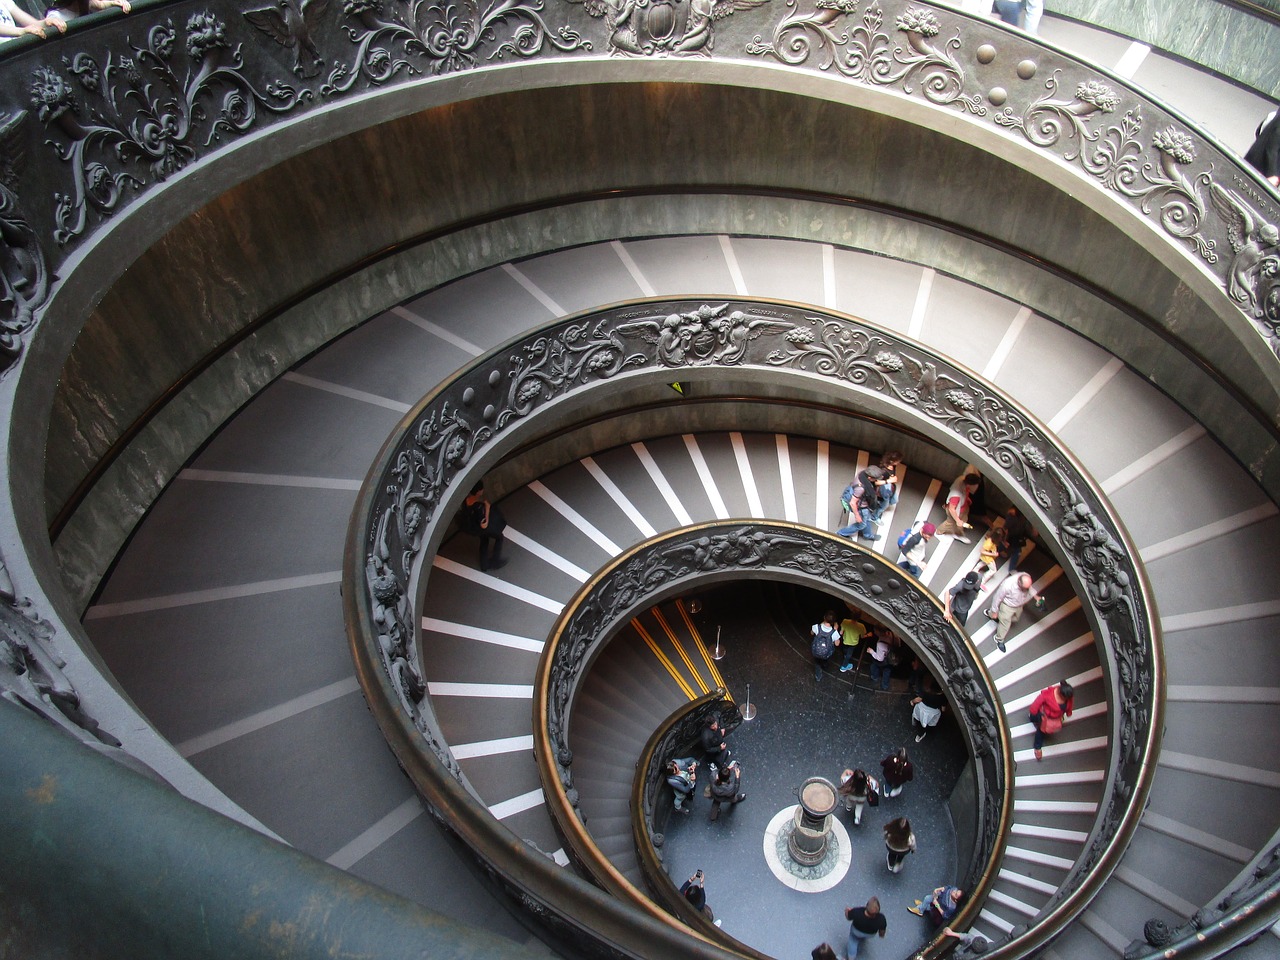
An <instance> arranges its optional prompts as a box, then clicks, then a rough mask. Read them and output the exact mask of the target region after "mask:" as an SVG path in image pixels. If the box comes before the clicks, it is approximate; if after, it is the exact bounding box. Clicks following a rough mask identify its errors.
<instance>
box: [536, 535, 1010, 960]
mask: <svg viewBox="0 0 1280 960" xmlns="http://www.w3.org/2000/svg"><path fill="white" fill-rule="evenodd" d="M738 578H759V579H773V580H784V581H788V582H793V583H799V584H802V585H804V586H808V587H810V588H813V589H818V590H823V591H825V592H827V593H836V594H843V595H844V596H845V597H847V598H848V599H849V600H850V601H852V602H853V603H855V604H856V605H857V606H859V607H861V608H863V609H867V610H870V611H872V612H873V613H874V614H875V616H876V617H877V619H879V620H882V621H884V622H885V623H888V624H892V625H893V626H894V628H895V629H896V630H897V632H899V633H900V634H901V635H902V636H904V637H907V638H909V639H910V641H911V643H912V647H913V649H914V650H916V651H917V652H918V653H919V654H920V656H921V659H922V660H923V661H924V662H925V663H926V665H927V666H928V669H929V671H930V672H931V673H932V674H933V675H934V676H936V677H939V678H940V681H941V685H942V688H943V689H944V690H945V691H946V693H947V697H948V699H949V700H950V702H951V706H952V709H953V710H954V711H955V714H956V716H957V717H958V718H960V719H961V721H962V722H961V729H962V730H963V731H964V734H965V738H966V740H967V743H968V748H969V752H970V755H971V757H972V758H973V763H974V768H975V777H976V781H977V783H976V786H977V789H976V791H975V796H976V797H977V808H976V809H975V811H974V816H975V824H974V827H975V834H976V836H977V844H976V848H975V850H974V851H973V855H972V857H971V858H970V860H969V863H968V867H967V870H966V872H965V875H964V876H962V877H959V878H958V879H957V882H959V883H960V884H961V886H963V888H964V889H966V890H969V891H971V892H972V896H971V898H970V901H969V903H968V904H967V905H966V908H965V912H964V915H963V916H962V917H961V918H959V921H958V922H960V923H966V922H967V921H968V919H969V918H971V917H973V916H976V915H977V913H978V911H980V910H981V908H982V903H983V901H984V899H985V892H986V889H987V887H988V886H989V885H990V883H991V881H992V880H993V879H994V876H995V873H996V869H997V868H998V865H999V859H1000V856H1001V855H1002V852H1003V848H1004V841H1005V838H1006V831H1007V827H1008V823H1009V820H1010V817H1011V811H1012V803H1013V797H1012V792H1011V791H1010V790H1009V785H1010V781H1011V779H1012V776H1013V760H1012V749H1011V747H1010V741H1009V731H1008V725H1007V723H1006V721H1005V719H1004V714H1003V712H1002V711H1000V710H999V709H998V706H997V704H998V695H997V693H996V690H995V686H994V684H993V683H992V681H991V678H990V676H989V675H988V674H987V671H986V668H985V667H984V666H983V664H982V660H981V658H980V657H979V656H978V654H977V652H976V651H975V650H974V649H973V647H972V646H971V645H970V644H969V643H968V641H967V639H966V637H965V636H964V635H963V634H962V633H961V632H960V631H959V630H957V629H956V628H955V627H954V626H952V625H951V624H950V623H948V622H947V620H946V618H945V616H944V615H943V610H942V607H941V605H940V604H939V602H938V600H937V598H935V597H933V596H932V595H930V594H929V593H927V591H925V590H924V589H922V588H921V586H920V585H919V583H918V582H917V581H916V580H915V579H914V578H912V577H910V576H907V575H906V574H904V573H903V572H902V570H901V569H899V568H898V567H897V566H895V565H894V564H892V563H890V562H889V561H888V560H886V559H885V558H884V557H882V556H880V555H878V554H875V553H872V552H870V551H867V550H864V549H862V548H861V547H858V546H856V545H854V544H852V543H850V542H849V541H847V540H845V539H843V538H840V537H836V536H834V535H832V534H827V533H821V532H818V531H816V530H813V529H812V528H808V527H801V526H798V525H796V524H781V523H762V522H754V521H729V522H717V523H711V524H701V525H697V526H694V527H687V528H684V529H681V530H678V531H675V532H673V533H670V534H666V535H663V536H660V537H657V538H654V539H652V540H649V541H646V542H645V543H643V544H641V545H639V546H637V547H635V548H633V549H632V550H630V551H628V552H627V553H626V554H624V555H622V556H621V557H619V558H617V559H616V560H614V561H613V562H612V563H611V564H609V565H608V566H607V567H606V568H605V569H604V570H602V571H600V572H599V573H598V574H597V575H596V576H595V577H593V578H592V580H591V581H590V582H589V583H587V584H586V585H584V587H583V588H582V590H580V591H579V593H578V595H577V596H576V597H575V599H574V601H573V602H572V603H570V604H569V605H567V606H566V608H565V610H564V612H563V613H562V614H561V616H560V618H559V619H558V621H557V624H556V628H555V630H554V631H553V633H552V637H551V639H550V641H549V642H548V644H547V646H546V648H545V649H544V651H543V654H542V659H541V661H540V664H539V669H538V676H537V678H536V680H535V683H534V695H533V703H534V720H535V724H537V725H536V726H535V730H534V743H535V752H536V753H537V754H538V761H539V768H540V770H541V771H542V778H543V784H544V787H545V789H546V792H547V795H548V801H547V806H548V809H549V810H550V811H551V812H552V815H553V816H554V817H555V818H556V821H557V825H558V827H559V829H560V832H561V835H562V837H563V839H564V841H565V845H566V849H570V850H574V851H576V852H577V855H578V859H579V860H580V861H581V862H583V863H584V864H585V865H586V866H587V868H588V870H591V871H592V872H593V873H595V874H597V876H598V879H599V882H601V884H602V885H604V886H605V887H606V889H611V888H612V886H613V878H612V877H611V876H610V874H611V873H612V871H607V870H606V871H596V870H595V869H594V863H593V861H595V860H598V859H599V854H598V852H596V851H595V850H594V846H593V844H592V843H591V841H590V837H589V836H588V834H587V831H586V830H585V829H584V828H583V825H582V823H581V822H580V819H581V812H580V811H579V810H578V808H577V794H576V791H575V789H574V787H573V752H572V750H571V748H570V745H569V742H568V735H567V734H568V730H569V725H570V723H569V721H570V716H571V713H572V705H573V702H574V699H575V697H576V693H577V689H578V686H579V684H580V683H581V682H582V680H584V679H585V677H586V673H587V671H588V669H589V666H590V664H591V662H592V661H593V659H594V658H595V657H596V655H597V654H598V653H599V652H600V650H601V649H603V648H604V647H605V646H606V645H607V644H608V643H609V641H610V640H611V639H612V637H613V635H614V633H616V631H617V630H618V629H620V628H621V627H622V626H623V625H625V624H626V623H627V622H629V621H630V619H631V618H632V617H633V616H634V615H636V614H637V613H638V612H640V611H641V610H643V609H646V608H648V607H649V606H652V605H653V604H655V603H659V602H661V601H662V600H663V599H664V598H667V597H670V596H673V595H676V594H679V593H683V592H687V591H688V590H691V589H696V588H697V587H699V586H705V585H706V584H707V583H714V582H719V581H724V580H726V579H738ZM706 699H707V698H704V700H706ZM699 702H702V701H699ZM714 708H715V704H714V703H709V704H707V706H706V707H705V708H704V711H703V713H705V712H707V711H710V710H712V709H714ZM700 719H701V714H693V715H687V716H684V717H682V718H681V722H682V723H683V724H684V725H683V726H681V725H678V724H677V725H675V726H673V727H672V728H671V729H668V730H662V731H657V732H655V735H654V739H651V741H650V743H649V744H648V745H647V746H646V749H645V752H644V753H643V754H642V756H641V764H640V766H639V768H638V770H637V774H636V783H635V786H634V788H633V792H632V796H633V805H634V806H635V807H636V808H635V809H633V810H632V821H633V826H634V828H635V836H636V844H637V847H638V848H639V850H640V862H641V864H642V865H643V864H645V862H646V860H651V859H652V852H651V851H647V852H648V854H649V855H648V857H646V851H644V845H647V844H649V843H650V841H651V832H652V830H653V824H652V816H653V811H654V802H653V801H654V790H655V789H656V787H657V786H658V785H659V784H660V783H661V777H660V776H659V775H657V774H656V773H654V770H653V767H654V764H655V763H657V764H660V763H662V762H665V760H666V759H669V751H668V752H666V753H664V752H663V751H662V749H661V748H662V745H663V743H665V742H667V741H673V742H674V741H675V740H679V739H682V738H683V739H686V740H687V739H688V737H687V730H688V729H694V730H695V732H696V729H697V728H696V727H695V728H690V727H689V726H688V724H689V723H696V722H697V721H699V720H700ZM682 731H684V732H682ZM663 738H665V739H663ZM650 882H651V883H652V884H653V885H655V886H657V887H659V893H660V895H659V898H658V899H659V902H663V903H666V902H667V901H668V900H669V899H670V898H669V896H667V897H664V896H661V893H667V894H669V893H670V891H668V890H666V889H665V887H663V886H662V883H661V881H660V880H658V878H657V877H656V876H655V877H653V878H652V879H651V881H650ZM669 885H670V884H669V881H668V882H667V886H669ZM619 892H625V891H619ZM677 915H679V914H677ZM708 933H709V934H713V933H714V931H709V932H708ZM934 946H935V948H936V947H938V946H939V945H937V944H935V945H934ZM933 952H934V950H927V951H926V954H928V955H932V953H933Z"/></svg>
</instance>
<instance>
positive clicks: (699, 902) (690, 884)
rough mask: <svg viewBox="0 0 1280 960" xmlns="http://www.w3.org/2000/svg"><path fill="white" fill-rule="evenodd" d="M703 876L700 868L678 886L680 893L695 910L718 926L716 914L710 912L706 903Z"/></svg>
mask: <svg viewBox="0 0 1280 960" xmlns="http://www.w3.org/2000/svg"><path fill="white" fill-rule="evenodd" d="M704 880H705V877H704V876H703V873H702V871H701V870H699V871H698V872H697V873H695V874H694V875H693V876H692V877H690V878H689V879H688V880H686V881H685V882H684V883H683V884H682V885H681V887H680V894H681V895H682V896H683V897H684V898H685V899H686V900H688V901H689V903H690V904H691V905H692V906H693V909H695V910H697V911H698V912H699V913H701V914H702V915H703V916H704V917H706V918H707V919H708V920H710V921H711V922H712V923H714V924H715V925H716V926H717V927H718V926H720V921H719V920H717V919H716V915H715V914H714V913H712V912H711V907H709V906H708V905H707V891H706V888H705V887H704V886H703V881H704Z"/></svg>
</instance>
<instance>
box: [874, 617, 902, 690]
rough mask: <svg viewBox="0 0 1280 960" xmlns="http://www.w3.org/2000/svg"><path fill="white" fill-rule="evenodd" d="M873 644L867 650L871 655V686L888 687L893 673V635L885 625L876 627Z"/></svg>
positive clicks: (885, 688) (882, 688) (886, 688)
mask: <svg viewBox="0 0 1280 960" xmlns="http://www.w3.org/2000/svg"><path fill="white" fill-rule="evenodd" d="M872 633H874V634H875V644H874V645H873V646H872V647H871V649H870V650H869V651H868V652H869V654H870V656H871V686H872V687H878V688H879V689H881V690H888V689H889V681H890V679H892V675H893V647H894V641H895V639H896V638H895V637H894V635H893V634H892V633H890V632H889V629H888V628H887V627H876V628H875V630H873V631H872Z"/></svg>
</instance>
